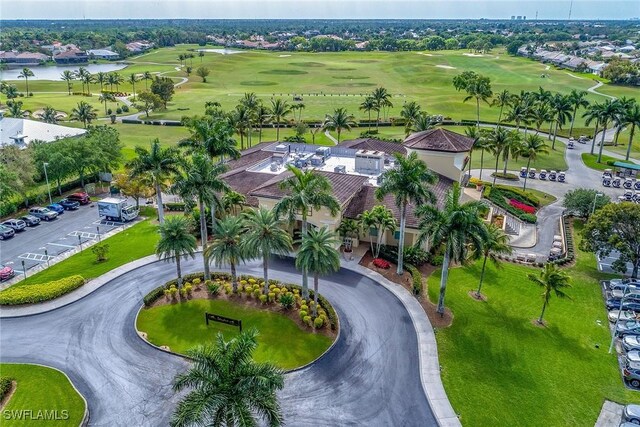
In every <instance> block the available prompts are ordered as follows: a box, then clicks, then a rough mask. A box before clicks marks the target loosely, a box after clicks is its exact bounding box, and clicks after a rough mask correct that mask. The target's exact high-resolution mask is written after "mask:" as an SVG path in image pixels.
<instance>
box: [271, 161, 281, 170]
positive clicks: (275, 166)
mask: <svg viewBox="0 0 640 427" xmlns="http://www.w3.org/2000/svg"><path fill="white" fill-rule="evenodd" d="M279 170H280V163H278V162H273V163H271V172H278V171H279Z"/></svg>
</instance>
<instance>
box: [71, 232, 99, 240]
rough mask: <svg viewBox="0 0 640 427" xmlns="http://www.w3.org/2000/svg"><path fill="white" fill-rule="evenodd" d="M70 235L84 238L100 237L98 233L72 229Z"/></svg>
mask: <svg viewBox="0 0 640 427" xmlns="http://www.w3.org/2000/svg"><path fill="white" fill-rule="evenodd" d="M68 236H73V237H77V236H80V237H82V238H83V239H95V238H97V237H98V235H97V234H96V233H89V232H87V231H72V232H71V233H69V234H68Z"/></svg>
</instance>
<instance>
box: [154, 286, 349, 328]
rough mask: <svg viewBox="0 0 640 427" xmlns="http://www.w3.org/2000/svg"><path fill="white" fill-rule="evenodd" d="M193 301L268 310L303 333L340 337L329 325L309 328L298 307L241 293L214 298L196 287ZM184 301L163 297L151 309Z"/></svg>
mask: <svg viewBox="0 0 640 427" xmlns="http://www.w3.org/2000/svg"><path fill="white" fill-rule="evenodd" d="M285 286H286V284H285ZM192 299H210V300H226V301H230V302H233V303H235V304H238V305H241V306H244V307H249V308H254V309H258V310H268V311H271V312H274V313H278V314H281V315H283V316H286V317H288V318H289V319H291V320H293V321H294V322H295V323H296V325H298V327H299V328H300V329H302V330H303V331H306V332H309V333H312V334H322V335H325V336H327V337H329V338H333V339H335V337H336V336H337V335H338V331H337V330H336V331H332V330H331V328H330V327H329V326H328V325H326V326H323V327H322V329H315V328H313V327H309V326H307V325H306V324H305V323H304V322H303V321H302V319H300V315H299V314H298V312H299V310H298V308H299V307H298V306H296V307H294V308H291V309H290V310H285V309H284V308H283V307H282V305H280V303H267V304H262V303H261V302H260V300H258V299H257V298H254V297H253V296H251V297H250V296H247V295H246V294H245V293H244V292H241V293H239V294H237V295H233V294H229V295H227V294H226V293H225V292H224V290H221V291H220V293H219V294H218V295H216V296H212V295H211V294H209V292H208V291H207V290H206V288H205V286H204V285H202V286H201V288H200V289H196V288H195V287H194V288H193V290H192V291H191V295H189V296H187V300H192ZM182 301H184V299H182V298H177V299H175V300H172V299H171V298H167V297H164V296H163V297H161V298H158V299H157V300H156V301H155V302H154V303H153V304H151V307H159V306H162V305H174V304H180V303H181V302H182ZM151 307H147V308H151ZM309 311H310V312H311V308H309ZM338 327H340V325H338Z"/></svg>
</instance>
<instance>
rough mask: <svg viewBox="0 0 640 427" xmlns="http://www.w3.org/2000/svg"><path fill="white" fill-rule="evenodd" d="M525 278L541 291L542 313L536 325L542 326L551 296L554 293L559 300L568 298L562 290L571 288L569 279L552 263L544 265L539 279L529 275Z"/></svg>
mask: <svg viewBox="0 0 640 427" xmlns="http://www.w3.org/2000/svg"><path fill="white" fill-rule="evenodd" d="M527 278H528V279H529V280H531V281H532V282H533V283H535V284H536V285H538V286H540V287H541V288H542V289H543V292H542V300H543V301H544V303H543V305H542V313H540V317H539V318H538V320H537V322H538V324H540V325H543V324H544V322H543V321H542V317H543V316H544V311H545V310H546V308H547V304H549V300H550V299H551V295H552V294H554V293H555V294H556V296H557V297H559V298H565V297H566V298H569V296H568V295H567V294H565V293H564V289H566V288H570V287H571V284H570V282H571V278H570V277H569V275H568V274H567V273H566V272H564V271H562V270H560V269H559V268H558V266H557V265H555V264H552V263H547V264H545V265H544V268H543V269H542V271H541V272H540V276H539V277H538V276H536V275H535V274H532V273H529V274H527Z"/></svg>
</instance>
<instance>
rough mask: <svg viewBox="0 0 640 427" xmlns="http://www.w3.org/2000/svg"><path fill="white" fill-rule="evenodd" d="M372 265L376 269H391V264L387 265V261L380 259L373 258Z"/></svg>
mask: <svg viewBox="0 0 640 427" xmlns="http://www.w3.org/2000/svg"><path fill="white" fill-rule="evenodd" d="M373 265H375V266H376V267H378V268H382V269H385V270H387V269H389V268H390V267H391V264H389V261H386V260H384V259H382V258H374V259H373Z"/></svg>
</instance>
